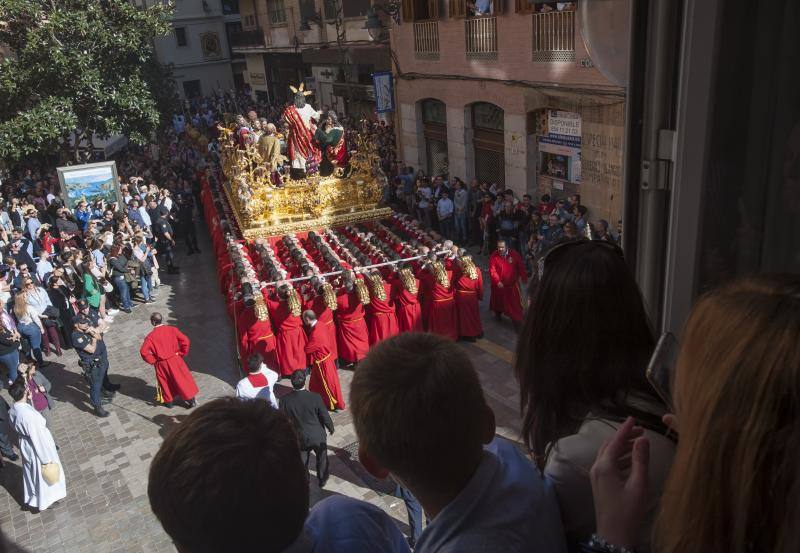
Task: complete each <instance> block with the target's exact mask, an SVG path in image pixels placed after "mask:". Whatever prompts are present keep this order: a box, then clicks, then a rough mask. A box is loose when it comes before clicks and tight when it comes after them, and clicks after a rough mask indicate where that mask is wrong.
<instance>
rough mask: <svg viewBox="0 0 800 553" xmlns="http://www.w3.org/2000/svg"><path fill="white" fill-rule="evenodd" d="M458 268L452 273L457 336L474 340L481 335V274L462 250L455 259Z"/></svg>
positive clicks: (469, 340)
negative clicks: (456, 314)
mask: <svg viewBox="0 0 800 553" xmlns="http://www.w3.org/2000/svg"><path fill="white" fill-rule="evenodd" d="M457 266H458V270H457V271H456V272H455V274H454V275H453V288H455V292H456V311H457V312H458V337H459V338H460V339H463V340H466V341H468V342H474V341H475V340H476V339H477V338H481V337H482V336H483V324H482V323H481V312H480V301H481V300H482V299H483V275H482V274H481V270H480V269H479V268H478V267H476V266H475V263H473V262H472V257H470V256H469V255H466V252H464V251H463V250H462V252H461V256H460V257H459V258H458V261H457Z"/></svg>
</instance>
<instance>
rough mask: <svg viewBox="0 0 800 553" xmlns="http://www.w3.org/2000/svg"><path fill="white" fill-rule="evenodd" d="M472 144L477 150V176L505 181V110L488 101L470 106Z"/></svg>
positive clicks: (491, 180) (500, 181)
mask: <svg viewBox="0 0 800 553" xmlns="http://www.w3.org/2000/svg"><path fill="white" fill-rule="evenodd" d="M469 110H470V121H471V123H472V145H473V147H474V151H475V177H476V178H477V179H478V180H481V181H487V182H496V183H503V184H504V183H505V178H506V161H505V136H504V134H503V129H504V128H505V112H504V111H503V108H501V107H499V106H496V105H494V104H490V103H488V102H476V103H474V104H472V105H471V106H470V107H469Z"/></svg>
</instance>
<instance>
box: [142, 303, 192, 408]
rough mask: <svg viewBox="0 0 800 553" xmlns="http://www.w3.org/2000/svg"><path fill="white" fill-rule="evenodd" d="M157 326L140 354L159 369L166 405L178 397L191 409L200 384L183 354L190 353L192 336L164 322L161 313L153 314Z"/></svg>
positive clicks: (162, 396)
mask: <svg viewBox="0 0 800 553" xmlns="http://www.w3.org/2000/svg"><path fill="white" fill-rule="evenodd" d="M150 324H152V325H153V326H154V327H155V328H154V329H153V330H151V331H150V334H148V335H147V337H146V338H145V339H144V342H143V343H142V347H141V348H140V349H139V355H141V356H142V359H144V361H145V363H148V364H150V365H153V366H154V367H155V369H156V380H157V381H158V395H159V396H160V398H161V402H162V405H164V407H172V404H173V401H174V400H175V398H180V399H182V400H183V401H184V406H185V407H186V408H187V409H190V408H192V407H194V406H195V404H196V402H195V399H194V398H195V396H196V395H197V392H198V390H197V384H195V382H194V378H192V374H191V373H190V372H189V367H187V366H186V363H185V362H184V361H183V358H184V357H186V355H187V354H188V353H189V338H187V337H186V335H185V334H183V333H182V332H181V331H180V330H178V329H177V328H175V327H174V326H168V325H165V324H163V318H162V317H161V313H153V314H152V315H150Z"/></svg>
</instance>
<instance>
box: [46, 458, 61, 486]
mask: <svg viewBox="0 0 800 553" xmlns="http://www.w3.org/2000/svg"><path fill="white" fill-rule="evenodd" d="M42 478H44V481H45V482H47V485H48V486H52V485H53V484H57V483H58V481H59V480H61V468H60V467H59V466H58V463H46V464H42Z"/></svg>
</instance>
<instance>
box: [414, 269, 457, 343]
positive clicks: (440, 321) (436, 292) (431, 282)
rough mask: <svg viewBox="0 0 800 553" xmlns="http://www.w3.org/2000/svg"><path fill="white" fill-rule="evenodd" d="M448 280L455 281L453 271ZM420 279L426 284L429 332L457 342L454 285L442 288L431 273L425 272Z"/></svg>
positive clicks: (448, 272)
mask: <svg viewBox="0 0 800 553" xmlns="http://www.w3.org/2000/svg"><path fill="white" fill-rule="evenodd" d="M447 278H448V280H450V282H452V281H453V274H452V271H447ZM420 279H421V280H422V282H423V284H424V287H425V301H426V302H427V303H428V306H427V307H428V308H427V313H428V332H432V333H434V334H439V335H441V336H444V337H445V338H450V339H451V340H457V339H458V321H457V320H456V306H455V302H454V301H453V287H452V285H451V286H447V287H445V286H442V285H441V284H439V282H438V281H437V280H436V277H435V276H434V274H433V273H431V272H430V271H424V272H423V273H422V274H421V275H420Z"/></svg>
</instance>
